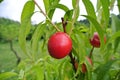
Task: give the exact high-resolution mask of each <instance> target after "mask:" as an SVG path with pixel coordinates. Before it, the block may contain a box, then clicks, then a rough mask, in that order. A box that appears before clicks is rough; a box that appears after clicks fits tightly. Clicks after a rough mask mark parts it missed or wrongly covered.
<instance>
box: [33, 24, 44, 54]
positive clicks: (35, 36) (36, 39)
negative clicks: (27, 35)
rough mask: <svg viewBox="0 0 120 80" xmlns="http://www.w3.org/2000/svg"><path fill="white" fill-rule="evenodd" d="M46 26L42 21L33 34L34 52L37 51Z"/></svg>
mask: <svg viewBox="0 0 120 80" xmlns="http://www.w3.org/2000/svg"><path fill="white" fill-rule="evenodd" d="M45 28H46V26H45V24H42V22H41V23H40V24H39V25H38V27H37V28H36V30H35V32H34V34H33V36H32V40H31V42H32V43H31V45H32V51H33V54H36V53H37V50H38V44H39V40H40V38H41V37H42V35H43V32H44V29H45Z"/></svg>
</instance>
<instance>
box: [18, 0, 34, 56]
mask: <svg viewBox="0 0 120 80" xmlns="http://www.w3.org/2000/svg"><path fill="white" fill-rule="evenodd" d="M34 8H35V5H34V2H33V1H28V2H26V4H25V5H24V8H23V10H22V15H21V27H20V31H19V44H20V46H21V48H22V50H23V52H24V53H26V54H27V51H26V37H27V35H28V33H29V32H30V29H31V16H32V14H33V13H34Z"/></svg>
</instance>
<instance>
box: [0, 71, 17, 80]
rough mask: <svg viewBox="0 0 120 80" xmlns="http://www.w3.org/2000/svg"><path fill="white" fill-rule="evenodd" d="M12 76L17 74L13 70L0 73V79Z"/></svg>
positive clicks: (3, 79)
mask: <svg viewBox="0 0 120 80" xmlns="http://www.w3.org/2000/svg"><path fill="white" fill-rule="evenodd" d="M13 76H17V74H16V73H15V72H5V73H1V74H0V80H5V79H8V78H10V77H13Z"/></svg>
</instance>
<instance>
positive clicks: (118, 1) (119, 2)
mask: <svg viewBox="0 0 120 80" xmlns="http://www.w3.org/2000/svg"><path fill="white" fill-rule="evenodd" d="M117 5H118V10H119V12H120V0H117Z"/></svg>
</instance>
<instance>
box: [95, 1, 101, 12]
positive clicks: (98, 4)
mask: <svg viewBox="0 0 120 80" xmlns="http://www.w3.org/2000/svg"><path fill="white" fill-rule="evenodd" d="M96 7H97V11H99V9H100V8H101V2H100V0H97V6H96Z"/></svg>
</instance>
